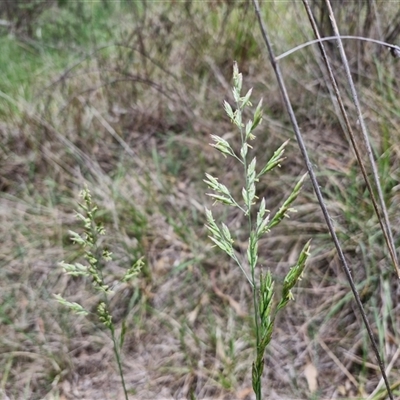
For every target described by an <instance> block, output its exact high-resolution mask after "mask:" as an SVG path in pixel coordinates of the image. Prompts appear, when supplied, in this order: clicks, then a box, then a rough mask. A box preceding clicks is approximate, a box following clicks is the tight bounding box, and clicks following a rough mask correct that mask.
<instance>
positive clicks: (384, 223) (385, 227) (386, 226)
mask: <svg viewBox="0 0 400 400" xmlns="http://www.w3.org/2000/svg"><path fill="white" fill-rule="evenodd" d="M303 4H304V7H305V8H306V11H307V14H308V18H309V20H310V23H311V26H312V28H313V31H314V34H315V36H316V37H317V39H321V35H320V33H319V31H318V26H317V24H316V22H315V19H314V16H313V14H312V11H311V8H310V6H309V4H308V0H303ZM318 44H319V47H320V50H321V53H322V58H323V60H324V63H325V66H326V68H327V70H328V74H329V79H330V81H331V84H332V87H333V90H334V92H335V95H336V99H337V101H338V104H339V108H340V111H341V113H342V116H343V118H344V121H345V124H346V129H347V131H348V133H349V137H350V142H351V145H352V147H353V149H354V153H355V155H356V158H357V162H358V164H359V166H360V169H361V173H362V175H363V178H364V181H365V184H366V185H367V189H368V192H369V194H370V196H371V201H372V205H373V208H374V210H375V214H376V215H377V217H378V221H379V224H380V226H381V230H382V232H383V236H384V238H385V242H386V245H387V247H388V249H389V253H390V256H391V259H392V262H393V265H394V268H395V271H396V273H397V276H398V277H399V279H400V270H399V266H398V261H397V258H396V254H395V250H394V241H393V236H392V235H391V227H390V223H389V221H388V219H386V218H383V219H382V217H381V214H380V211H379V207H378V204H377V201H376V198H375V195H374V191H373V189H372V186H371V183H370V180H369V178H368V174H367V171H366V169H365V165H364V162H363V161H362V156H361V153H360V149H359V147H358V144H357V141H356V138H355V136H354V133H353V129H352V128H351V125H350V121H349V117H348V115H347V112H346V109H345V106H344V104H343V101H342V97H341V94H340V91H339V88H338V85H337V82H336V80H335V77H334V74H333V70H332V67H331V65H330V62H329V59H328V56H327V54H326V51H325V47H324V45H323V43H322V41H321V42H319V43H318ZM368 143H369V142H368ZM370 161H371V160H370ZM372 162H373V163H374V165H375V162H374V160H373V158H372ZM375 169H376V168H375ZM374 177H375V175H374ZM375 184H376V186H379V187H380V183H379V179H378V181H376V180H375ZM380 203H381V207H382V210H384V211H383V215H387V211H386V206H385V203H384V201H383V198H381V199H380ZM388 232H389V233H388Z"/></svg>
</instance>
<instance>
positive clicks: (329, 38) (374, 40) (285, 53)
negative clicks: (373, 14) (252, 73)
mask: <svg viewBox="0 0 400 400" xmlns="http://www.w3.org/2000/svg"><path fill="white" fill-rule="evenodd" d="M338 39H350V40H361V41H364V42H370V43H376V44H379V45H381V46H385V47H387V48H389V49H393V50H396V51H400V47H399V46H396V45H395V44H390V43H387V42H383V41H382V40H377V39H370V38H366V37H363V36H350V35H343V36H326V37H319V38H318V39H315V40H310V41H309V42H306V43H303V44H300V45H298V46H296V47H293V48H292V49H290V50H288V51H285V52H284V53H282V54H281V55H279V56H277V57H275V60H276V61H279V60H282V59H283V58H285V57H287V56H290V55H291V54H293V53H295V52H296V51H298V50H301V49H304V48H305V47H308V46H311V45H313V44H317V43H322V42H329V41H333V40H338Z"/></svg>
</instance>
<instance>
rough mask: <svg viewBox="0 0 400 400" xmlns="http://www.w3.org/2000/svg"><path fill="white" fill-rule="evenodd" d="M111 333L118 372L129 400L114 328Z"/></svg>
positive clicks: (126, 398) (126, 397)
mask: <svg viewBox="0 0 400 400" xmlns="http://www.w3.org/2000/svg"><path fill="white" fill-rule="evenodd" d="M110 331H111V338H112V341H113V348H114V354H115V358H116V360H117V364H118V372H119V376H120V377H121V383H122V387H123V390H124V395H125V400H129V399H128V392H127V390H126V386H125V379H124V373H123V371H122V363H121V356H120V354H119V348H118V344H117V341H116V338H115V331H114V326H112V327H111V328H110Z"/></svg>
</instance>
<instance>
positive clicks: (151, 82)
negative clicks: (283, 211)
mask: <svg viewBox="0 0 400 400" xmlns="http://www.w3.org/2000/svg"><path fill="white" fill-rule="evenodd" d="M333 5H334V11H335V13H336V16H337V18H338V21H339V23H340V26H339V29H340V30H341V32H342V34H348V35H358V36H366V37H371V38H375V39H379V40H383V41H388V42H389V43H394V44H396V42H397V41H398V35H399V33H400V23H399V18H398V17H399V13H400V10H399V7H398V5H397V2H386V1H382V0H368V1H354V2H346V1H341V0H340V1H335V2H334V4H333ZM261 7H262V12H263V18H264V20H265V22H266V24H267V26H268V29H269V31H270V34H271V36H272V40H273V43H274V50H275V52H276V54H281V53H283V52H284V51H287V50H289V49H290V48H292V47H294V46H296V45H298V44H301V43H303V42H306V41H308V40H311V39H313V36H312V31H311V28H310V26H309V24H308V20H307V16H306V13H305V12H304V10H303V6H302V3H301V2H299V1H295V0H294V1H285V2H281V1H278V0H276V1H268V2H267V1H265V2H261ZM312 7H313V10H314V13H315V16H316V18H317V20H318V23H319V26H320V29H321V31H322V32H323V33H324V34H325V35H330V34H331V29H330V25H329V18H328V16H327V13H326V8H325V6H324V2H323V1H321V0H314V1H312ZM345 45H346V50H347V54H348V57H349V59H350V63H351V67H352V72H353V74H354V77H355V79H356V81H357V89H358V90H359V95H360V100H361V102H362V106H363V110H364V113H365V114H364V116H365V118H366V121H367V123H368V126H369V131H370V134H371V140H372V145H373V149H374V152H375V157H376V159H377V162H378V167H379V171H380V174H381V180H382V182H381V183H382V186H383V190H384V193H385V196H386V201H387V206H388V208H389V213H390V218H391V221H392V224H393V227H394V237H395V241H396V245H397V246H398V245H399V241H400V232H399V228H400V217H399V215H400V214H399V210H398V204H399V200H400V199H399V193H400V185H399V175H400V171H399V160H400V146H399V143H400V136H399V129H398V126H399V122H400V107H399V102H398V98H399V85H398V80H397V77H398V63H397V60H395V59H393V58H391V57H390V56H389V52H388V50H387V49H386V48H382V47H377V46H376V45H374V44H370V43H364V42H359V41H354V40H352V41H346V42H345ZM0 49H1V50H0V72H1V79H0V138H1V140H0V218H1V224H0V234H1V238H2V239H1V244H2V246H1V255H0V285H1V288H0V365H1V368H0V389H1V390H3V391H4V392H5V393H7V395H8V396H9V397H10V398H11V399H32V400H33V399H75V398H76V399H77V398H81V399H82V398H85V399H93V398H96V397H98V398H102V399H116V398H118V396H119V395H120V394H119V393H118V390H119V384H118V378H117V371H116V367H115V364H114V362H113V353H112V346H111V344H110V342H109V339H108V337H107V335H106V334H105V333H104V332H103V330H102V329H101V326H99V325H97V324H96V322H95V321H94V320H93V321H90V320H89V321H88V320H86V319H84V318H80V317H76V316H72V315H70V314H69V313H66V312H65V310H64V309H62V308H61V307H60V306H59V305H58V304H57V303H56V302H55V301H54V300H53V293H61V294H63V295H65V296H66V297H67V298H68V299H69V300H70V301H79V302H81V303H83V304H84V305H85V307H86V308H89V309H94V308H95V307H96V305H97V303H98V298H97V297H96V296H91V297H88V296H87V295H86V297H85V293H87V292H85V290H84V289H85V287H86V282H85V281H82V280H80V279H77V278H72V277H65V276H64V275H63V274H62V272H61V271H60V268H59V267H58V262H59V261H61V260H64V261H66V262H73V261H75V260H79V259H80V258H81V257H82V254H81V253H80V250H79V248H78V247H77V246H75V245H73V244H71V241H70V240H69V236H70V235H69V233H68V230H69V229H73V230H76V231H79V229H80V228H79V226H78V225H77V221H76V219H75V214H74V211H73V210H74V209H76V208H77V206H76V204H77V202H78V201H79V198H78V193H79V191H80V189H82V188H83V186H84V185H85V184H87V185H88V187H89V188H90V190H91V192H92V194H93V197H94V200H95V201H96V202H97V204H98V205H99V208H100V209H101V210H102V212H101V219H102V222H103V223H104V225H105V227H106V230H107V233H108V234H107V237H106V239H104V240H105V241H106V244H107V245H108V246H109V248H110V249H111V250H112V252H113V253H114V261H113V263H112V264H111V265H110V266H109V267H108V269H107V274H108V276H109V279H110V284H113V282H114V280H115V279H114V278H113V277H117V276H121V275H122V273H121V271H124V270H125V269H126V268H129V267H130V266H131V265H132V263H133V262H134V261H135V260H137V258H138V257H140V256H142V255H143V256H144V258H145V261H146V267H145V269H144V271H143V273H142V275H141V276H140V279H138V280H137V281H136V282H135V284H134V285H128V284H126V285H121V286H117V287H115V288H114V290H115V295H114V299H113V316H114V319H115V321H116V323H117V324H118V322H119V321H120V320H121V318H122V317H124V318H125V317H126V318H127V321H128V333H127V338H126V343H125V348H124V368H125V372H126V382H127V385H128V388H129V390H130V393H131V396H132V399H175V398H176V399H178V398H185V399H186V398H188V399H189V398H190V399H191V398H193V399H194V398H196V399H206V398H208V399H250V398H252V397H251V396H252V389H251V380H250V373H251V369H250V366H251V362H252V359H253V353H252V348H251V343H252V341H253V339H254V332H253V331H251V330H249V329H246V328H245V326H247V324H244V323H243V319H247V318H249V317H248V313H249V307H250V304H251V302H250V290H249V288H248V287H247V283H246V282H245V281H244V280H243V277H242V275H241V273H240V271H238V270H237V268H236V266H235V265H232V263H231V262H230V261H229V260H228V259H227V258H225V257H222V256H221V254H220V253H219V252H218V251H216V250H215V249H214V248H212V247H211V244H210V240H209V239H208V238H207V233H206V230H205V228H204V220H205V218H204V205H208V206H209V207H210V206H211V204H210V201H209V199H207V198H206V196H205V192H206V187H205V184H204V182H203V177H204V173H205V172H206V171H207V172H209V173H211V174H213V171H216V170H218V171H219V172H218V174H217V175H218V176H224V177H225V178H224V183H225V184H226V185H229V186H230V187H233V191H234V192H235V193H237V194H238V195H239V196H240V193H241V190H242V188H241V186H240V182H241V177H240V176H239V173H240V172H239V171H236V170H235V168H236V167H235V166H234V165H233V164H230V162H229V161H224V160H221V158H220V157H219V155H218V154H216V153H217V152H216V151H213V150H212V149H211V147H210V146H209V145H208V143H209V142H210V138H209V136H210V134H213V133H216V134H218V135H220V136H222V137H225V138H229V139H231V140H236V139H235V138H234V137H233V134H234V128H233V127H232V126H231V125H230V123H229V120H227V118H226V116H225V115H224V111H223V107H222V102H223V100H224V99H228V100H229V99H230V87H231V76H232V65H233V61H237V62H238V64H239V69H240V71H241V72H242V73H243V75H244V83H245V86H246V87H247V88H249V87H254V94H253V98H254V99H258V98H260V97H263V99H264V110H265V114H264V122H263V125H262V127H261V128H260V129H259V130H258V135H259V137H260V138H262V140H259V141H258V143H262V144H261V145H259V146H258V147H257V148H256V149H254V151H255V152H256V154H257V156H258V157H259V158H261V159H267V158H268V157H269V156H270V155H272V153H273V152H274V150H275V149H276V148H277V147H279V146H280V145H281V143H282V142H283V141H284V140H286V139H288V138H290V139H292V140H291V142H290V144H289V146H288V150H287V152H286V156H287V159H286V160H285V162H284V164H283V165H282V168H280V170H279V171H275V172H274V173H273V174H271V175H269V176H268V177H267V179H266V180H265V181H263V182H262V185H263V186H262V192H260V193H259V195H260V196H265V197H266V199H267V207H268V208H269V209H270V210H272V211H274V210H275V209H276V207H277V205H278V204H279V203H280V201H281V199H282V198H283V197H284V196H285V195H287V194H288V193H289V191H290V189H291V187H292V186H293V182H294V181H295V180H296V179H297V178H298V177H299V175H300V174H302V173H303V172H304V171H305V168H304V166H303V162H302V159H301V157H300V154H299V151H298V149H297V145H296V142H295V139H294V135H293V133H292V131H291V128H290V125H289V123H288V118H287V116H286V113H285V109H284V106H283V103H282V101H281V97H280V94H279V91H278V88H277V84H276V82H275V79H274V75H273V72H272V69H271V67H270V66H269V64H268V58H267V56H266V51H265V49H264V48H263V44H262V40H261V36H260V33H259V30H258V27H257V24H256V18H255V13H254V10H253V7H252V4H251V2H249V1H239V0H238V1H226V0H225V1H223V0H215V1H207V2H206V1H204V2H202V1H191V0H187V1H174V0H170V1H165V2H160V1H146V0H142V1H139V0H136V1H134V0H131V1H117V0H114V1H109V0H99V1H68V0H58V1H55V0H49V1H41V0H29V1H12V0H4V1H2V2H1V3H0ZM329 54H330V57H331V60H332V61H333V62H334V63H335V72H336V74H337V78H338V80H339V82H340V83H342V81H341V79H342V78H343V70H342V67H341V65H340V63H339V57H338V52H337V48H336V45H335V44H334V43H332V44H331V46H329ZM281 66H282V69H283V73H284V76H285V79H286V84H287V86H288V88H289V94H290V98H291V100H292V102H293V106H294V109H295V112H296V115H297V117H298V119H299V121H300V125H301V129H302V132H303V134H304V136H305V139H306V142H307V146H308V148H309V151H310V153H311V156H312V162H313V163H314V165H315V168H316V171H317V172H318V176H319V179H320V182H321V185H322V187H323V190H324V194H325V197H326V199H327V202H328V205H329V209H330V212H331V214H332V216H333V217H334V219H335V220H334V222H335V225H336V227H337V231H338V234H339V235H340V238H341V240H342V243H343V246H344V248H345V251H346V257H347V258H348V260H349V262H350V264H351V266H352V270H353V275H354V278H355V280H356V281H357V282H358V285H359V286H358V287H359V290H360V292H361V295H362V299H363V301H364V303H365V307H366V308H367V311H368V315H369V317H370V319H371V321H372V324H373V328H374V332H375V333H376V336H377V338H378V342H379V346H380V349H381V351H382V353H383V354H384V358H385V360H386V362H387V363H392V364H391V372H390V374H389V377H390V378H391V379H392V381H393V383H394V384H395V385H398V384H399V383H398V378H396V376H397V377H398V372H399V368H400V361H399V360H398V357H399V352H398V351H397V349H398V348H399V347H400V337H399V332H400V326H399V325H400V323H399V318H398V316H399V306H398V304H397V303H398V302H397V299H398V295H399V294H400V293H399V288H398V284H397V281H396V279H395V277H394V274H393V273H392V270H391V267H390V263H389V261H387V254H386V253H387V252H386V250H385V246H384V241H383V237H382V233H381V232H380V230H379V224H378V221H377V219H376V217H375V215H374V213H373V208H372V206H371V203H370V201H369V198H368V195H367V192H366V188H365V184H364V183H363V181H362V178H361V176H360V173H359V171H358V168H357V165H356V163H355V161H354V157H353V154H352V151H351V150H350V147H349V145H348V141H347V138H346V135H345V134H344V133H343V129H342V125H341V121H340V119H338V118H337V115H336V109H335V103H332V101H331V93H330V91H329V85H328V84H327V79H326V73H325V71H324V68H323V66H322V63H321V59H320V55H319V53H318V48H317V47H312V46H311V47H307V48H305V49H303V50H301V51H298V52H296V53H294V54H292V55H290V56H289V57H287V58H285V59H283V60H282V61H281ZM342 90H343V92H344V93H347V92H348V89H347V88H346V86H343V87H342ZM346 106H347V107H348V109H349V110H350V112H352V111H353V105H352V102H351V100H350V98H348V99H347V104H346ZM353 123H354V127H355V128H357V121H356V119H355V118H354V121H353ZM296 208H297V210H298V212H297V215H296V217H295V218H293V219H292V220H287V221H285V222H284V223H283V224H282V225H281V226H280V227H279V228H277V230H274V236H270V237H268V238H267V239H266V240H265V241H263V243H262V249H261V250H262V254H263V258H262V259H261V260H260V262H261V263H262V265H263V266H265V268H270V269H271V271H272V273H273V274H274V277H275V278H276V279H277V280H278V281H279V279H282V277H283V276H285V271H287V269H288V268H289V266H290V265H291V263H292V262H293V261H294V257H295V255H296V254H297V253H298V250H299V249H300V248H301V246H302V245H303V244H304V243H305V242H306V241H307V240H308V239H309V238H313V245H312V249H313V254H312V255H313V257H312V259H311V261H310V263H309V266H308V269H307V270H306V273H305V277H304V279H303V281H302V283H301V285H300V287H299V288H298V289H296V293H295V299H296V301H295V302H293V303H292V304H291V305H290V307H288V310H287V312H286V313H285V314H284V315H282V316H281V317H280V319H279V321H278V322H277V331H276V333H275V336H274V338H273V343H272V345H271V346H270V348H269V351H268V356H267V358H266V368H265V382H264V385H265V387H266V388H268V390H267V391H266V393H268V397H267V398H271V399H275V398H276V399H288V398H304V399H305V398H310V399H311V398H312V399H319V398H321V399H322V398H329V399H332V398H351V397H353V398H366V397H367V395H368V394H370V393H371V392H372V391H373V390H374V389H375V388H376V386H377V384H378V381H379V374H378V373H377V370H378V367H377V365H376V363H375V359H374V357H373V356H372V354H371V349H370V346H369V343H368V340H367V336H366V332H365V329H364V328H363V326H362V323H361V318H360V317H359V316H358V315H357V313H356V312H355V310H354V304H353V302H352V298H351V295H350V294H349V289H348V285H347V282H346V279H345V276H344V274H343V272H342V271H341V267H340V265H339V263H338V260H337V257H336V254H335V252H334V250H333V246H332V244H331V242H330V239H329V236H328V234H327V230H326V228H325V226H324V223H323V219H322V216H321V213H320V211H319V208H318V205H317V203H316V200H315V198H314V195H313V192H312V190H311V187H310V185H308V186H306V188H305V189H304V191H303V193H302V195H301V197H300V198H299V200H298V201H297V204H296ZM214 209H215V210H216V211H215V212H216V213H218V212H220V213H221V215H222V214H223V215H224V216H225V218H227V219H228V220H229V221H230V226H231V227H232V230H233V231H234V232H235V234H236V235H238V237H239V240H238V241H237V242H236V243H235V245H236V249H237V251H238V254H243V255H245V251H246V249H245V247H244V244H242V242H241V240H240V238H241V237H243V234H244V232H242V230H241V220H240V218H239V216H238V215H237V214H236V213H235V212H234V211H232V212H230V213H229V212H227V211H224V210H222V209H221V210H220V209H219V207H218V206H215V207H214ZM244 239H245V238H244V237H243V240H244ZM243 243H244V242H243ZM310 371H316V372H317V386H315V385H313V383H312V380H310V379H312V377H311V375H312V374H311V373H310ZM395 390H397V386H395ZM376 396H379V393H378V394H377V395H376ZM376 396H375V397H374V398H380V397H376ZM382 398H383V397H382Z"/></svg>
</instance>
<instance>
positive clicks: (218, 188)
mask: <svg viewBox="0 0 400 400" xmlns="http://www.w3.org/2000/svg"><path fill="white" fill-rule="evenodd" d="M233 82H234V84H233V90H232V93H233V98H234V101H235V106H234V108H232V107H231V105H230V104H229V103H228V102H227V101H225V103H224V108H225V111H226V113H227V114H228V116H229V118H230V119H231V121H232V123H233V124H234V125H236V127H237V128H238V130H239V133H240V139H241V147H240V149H238V150H235V149H233V148H232V147H231V145H230V144H229V142H228V141H226V140H225V139H223V138H222V137H220V136H217V135H212V140H213V142H214V143H213V144H212V146H213V147H215V148H216V149H217V150H219V151H220V152H221V153H222V154H223V155H224V156H225V157H226V156H229V157H233V158H234V159H235V160H236V161H237V162H239V163H240V164H242V167H243V181H244V187H243V190H242V199H235V198H234V196H233V195H232V194H231V191H230V190H229V188H228V187H226V186H225V185H224V184H222V183H220V182H219V181H218V178H217V177H214V176H211V175H210V174H206V177H207V179H206V180H205V182H206V184H207V185H208V187H209V188H210V189H212V190H213V193H210V194H209V196H211V197H212V198H213V199H214V200H215V201H217V202H220V203H222V204H225V205H227V206H232V207H236V208H238V209H239V210H240V211H241V212H242V213H243V216H244V217H245V219H246V220H247V232H248V245H247V263H246V264H245V263H244V262H242V261H241V260H240V259H239V257H238V256H237V254H236V252H235V249H234V246H233V243H234V240H233V238H232V234H231V231H230V229H229V227H228V226H227V225H226V224H225V223H223V222H222V223H221V224H217V222H216V221H215V219H214V216H213V213H212V211H210V210H209V209H206V216H207V228H208V230H209V233H210V238H211V240H212V241H213V242H214V243H215V245H216V246H218V247H219V248H220V249H221V250H223V251H224V252H225V253H226V254H227V255H228V256H229V257H231V258H232V259H233V260H234V261H235V262H236V263H237V264H238V266H239V268H240V269H241V270H242V272H243V274H244V276H245V277H246V279H247V281H248V283H249V284H250V286H251V289H252V294H253V311H254V325H255V330H256V332H255V333H256V343H255V351H256V356H255V360H254V362H253V366H252V385H253V390H254V393H255V394H256V399H257V400H261V398H262V385H261V379H262V375H263V370H264V355H265V350H266V348H267V346H268V344H269V343H270V341H271V337H272V333H273V329H274V323H275V318H276V315H277V313H278V312H279V311H280V310H282V309H283V308H284V307H285V306H286V305H287V304H288V303H289V301H290V300H293V299H294V297H293V294H292V289H293V287H294V286H295V285H296V283H297V282H298V281H299V280H300V279H301V277H302V274H303V271H304V268H305V266H306V261H307V258H308V256H309V254H310V253H309V251H310V241H308V242H307V243H306V244H305V245H304V247H303V249H302V251H301V252H300V255H299V257H298V260H297V262H296V264H295V265H293V267H292V268H290V270H289V272H288V273H287V275H286V277H285V279H284V282H283V286H282V291H281V295H280V298H279V301H278V302H277V303H275V301H274V298H275V289H274V286H275V281H274V279H273V277H272V274H271V271H270V270H266V269H265V268H263V266H262V265H260V264H259V262H258V259H259V251H258V244H259V241H260V239H261V238H262V237H263V236H264V235H266V234H268V233H270V231H271V229H272V228H274V227H275V226H276V225H278V224H279V223H280V222H281V221H282V220H283V219H284V218H285V217H288V215H289V213H290V212H293V211H294V209H292V208H290V207H291V205H292V203H293V202H294V201H295V200H296V198H297V196H298V194H299V192H300V190H301V187H302V185H303V182H304V179H305V177H306V175H303V177H301V179H300V180H299V181H298V183H297V184H296V185H295V187H294V189H293V191H292V192H291V194H290V195H289V197H288V198H287V199H286V200H285V201H284V202H283V203H282V206H281V207H280V208H279V210H278V212H277V213H276V214H275V215H274V216H272V218H271V215H270V211H269V210H267V209H266V199H265V198H262V200H261V202H259V204H257V200H258V198H257V195H256V191H257V182H258V181H259V180H260V178H261V177H262V176H263V175H265V174H266V173H268V172H269V171H271V170H272V169H274V168H276V167H278V166H280V163H281V162H282V161H283V153H284V150H285V146H286V145H287V143H288V142H287V141H286V142H285V143H283V144H282V146H281V147H279V148H278V149H277V150H276V151H275V152H274V154H273V156H272V157H271V158H270V159H269V160H268V161H267V162H266V163H265V164H264V166H263V167H262V168H261V169H260V170H259V171H258V172H257V169H256V166H257V160H256V157H252V155H251V149H252V146H251V145H250V141H253V140H255V139H256V136H255V134H254V131H255V129H256V128H257V126H258V125H259V124H260V123H261V121H262V108H261V107H262V101H260V102H259V103H258V106H257V108H256V110H255V112H254V116H253V119H252V120H249V121H248V122H247V123H244V112H245V109H246V108H248V107H251V105H252V104H251V102H250V97H251V93H252V89H250V90H249V91H248V92H247V93H246V94H245V95H244V96H242V94H241V91H242V82H243V77H242V74H241V73H239V69H238V66H237V64H236V63H235V64H234V67H233Z"/></svg>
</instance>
